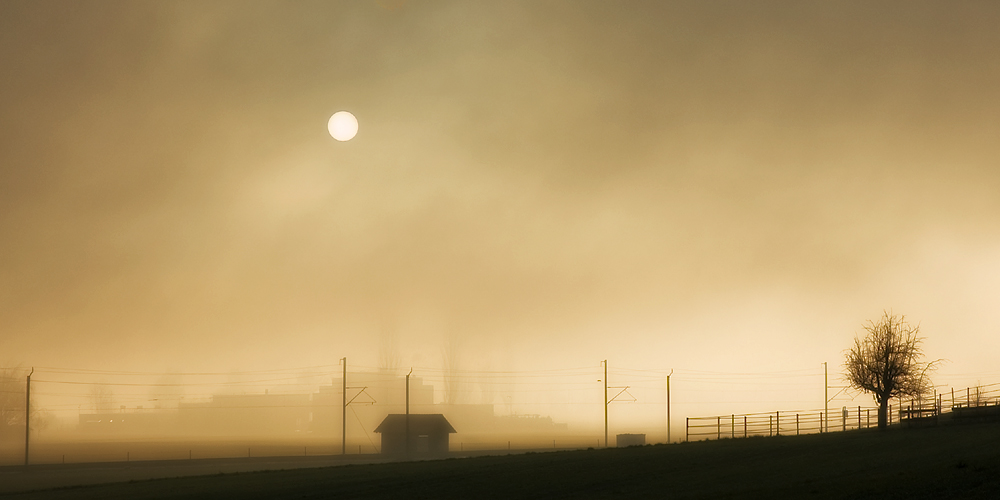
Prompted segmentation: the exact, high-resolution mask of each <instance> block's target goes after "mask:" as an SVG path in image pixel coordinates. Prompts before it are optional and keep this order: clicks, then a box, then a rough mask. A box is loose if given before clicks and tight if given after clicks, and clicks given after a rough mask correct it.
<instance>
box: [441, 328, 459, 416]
mask: <svg viewBox="0 0 1000 500" xmlns="http://www.w3.org/2000/svg"><path fill="white" fill-rule="evenodd" d="M460 344H461V339H460V338H459V336H458V334H457V333H456V332H455V331H450V332H449V333H448V334H447V335H446V336H445V339H444V347H443V348H442V349H441V364H442V365H444V402H445V403H448V404H450V405H453V404H457V403H458V402H459V399H460V398H461V394H462V387H461V386H462V380H461V378H460V377H459V373H458V370H459V368H458V363H459V350H460Z"/></svg>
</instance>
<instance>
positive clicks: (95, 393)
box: [90, 381, 115, 413]
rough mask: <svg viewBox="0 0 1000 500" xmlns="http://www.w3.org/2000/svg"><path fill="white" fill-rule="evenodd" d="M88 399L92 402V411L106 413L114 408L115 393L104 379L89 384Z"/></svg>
mask: <svg viewBox="0 0 1000 500" xmlns="http://www.w3.org/2000/svg"><path fill="white" fill-rule="evenodd" d="M90 400H91V402H93V403H94V411H96V412H97V413H108V412H111V411H113V410H114V408H115V393H114V391H112V390H111V387H110V386H108V384H107V382H104V381H101V382H98V383H96V384H93V385H91V386H90Z"/></svg>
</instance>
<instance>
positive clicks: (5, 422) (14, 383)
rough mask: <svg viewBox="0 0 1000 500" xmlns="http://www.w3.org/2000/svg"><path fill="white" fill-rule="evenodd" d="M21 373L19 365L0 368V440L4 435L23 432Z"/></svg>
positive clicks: (23, 383)
mask: <svg viewBox="0 0 1000 500" xmlns="http://www.w3.org/2000/svg"><path fill="white" fill-rule="evenodd" d="M23 375H26V373H25V372H24V370H23V369H21V368H20V367H13V368H10V367H4V368H0V441H2V440H3V438H4V436H13V435H17V434H18V433H19V432H20V433H23V432H24V403H25V400H24V388H25V380H24V376H23ZM32 406H34V405H32ZM16 429H20V430H16Z"/></svg>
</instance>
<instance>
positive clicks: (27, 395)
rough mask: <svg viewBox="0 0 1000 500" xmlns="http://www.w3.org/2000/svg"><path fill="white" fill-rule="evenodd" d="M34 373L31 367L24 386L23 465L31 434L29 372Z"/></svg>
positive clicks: (26, 459)
mask: <svg viewBox="0 0 1000 500" xmlns="http://www.w3.org/2000/svg"><path fill="white" fill-rule="evenodd" d="M32 373H35V369H34V368H32V369H31V372H29V373H28V380H27V382H26V384H27V385H26V386H25V388H24V465H28V440H29V438H30V436H31V374H32Z"/></svg>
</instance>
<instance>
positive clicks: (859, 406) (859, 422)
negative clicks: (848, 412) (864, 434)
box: [858, 405, 861, 429]
mask: <svg viewBox="0 0 1000 500" xmlns="http://www.w3.org/2000/svg"><path fill="white" fill-rule="evenodd" d="M858 429H861V405H858Z"/></svg>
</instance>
